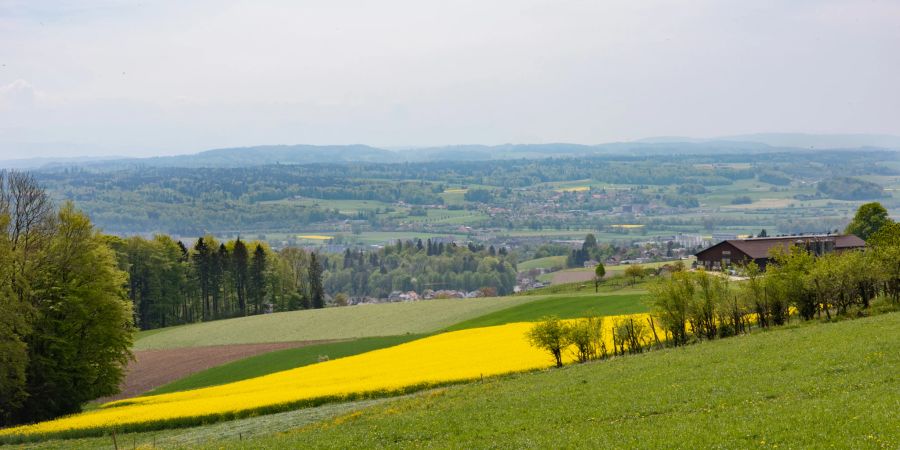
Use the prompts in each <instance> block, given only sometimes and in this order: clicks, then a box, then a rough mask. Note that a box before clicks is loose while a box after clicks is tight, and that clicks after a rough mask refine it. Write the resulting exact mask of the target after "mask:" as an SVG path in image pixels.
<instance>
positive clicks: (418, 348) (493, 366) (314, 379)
mask: <svg viewBox="0 0 900 450" xmlns="http://www.w3.org/2000/svg"><path fill="white" fill-rule="evenodd" d="M622 317H626V316H622ZM627 317H633V318H635V320H641V321H644V322H646V321H647V319H646V317H647V315H646V314H636V315H632V316H627ZM615 321H616V317H609V318H607V320H606V321H605V322H604V323H605V328H606V332H605V335H606V340H607V346H608V347H609V348H612V343H611V332H610V329H611V327H612V326H613V324H614V322H615ZM533 325H534V324H532V323H513V324H507V325H500V326H494V327H485V328H474V329H468V330H462V331H454V332H448V333H442V334H438V335H435V336H431V337H427V338H424V339H420V340H417V341H413V342H409V343H406V344H401V345H398V346H396V347H390V348H385V349H380V350H375V351H372V352H368V353H364V354H360V355H356V356H350V357H346V358H341V359H335V360H332V361H326V362H322V363H318V364H313V365H310V366H305V367H299V368H296V369H291V370H286V371H283V372H278V373H273V374H270V375H266V376H262V377H258V378H252V379H248V380H244V381H239V382H235V383H229V384H224V385H220V386H212V387H208V388H202V389H195V390H191V391H184V392H175V393H171V394H162V395H154V396H147V397H136V398H130V399H126V400H120V401H117V402H111V403H107V404H105V405H103V406H102V407H100V408H99V409H96V410H93V411H89V412H85V413H81V414H76V415H72V416H69V417H63V418H60V419H56V420H52V421H47V422H41V423H37V424H34V425H25V426H20V427H15V428H8V429H5V430H0V436H10V435H31V434H44V433H50V434H52V433H59V432H67V431H75V430H91V429H98V428H101V429H102V428H111V427H117V428H119V429H128V428H145V426H144V425H148V424H160V425H162V423H163V422H181V423H190V420H191V419H196V420H197V421H199V420H200V418H204V417H208V418H213V419H215V418H223V417H224V418H229V417H234V416H237V415H240V414H242V413H244V414H246V413H248V412H252V411H260V412H266V411H274V410H278V408H279V407H281V408H286V407H289V406H290V405H291V404H294V405H298V404H302V403H303V402H305V401H312V400H315V399H322V398H341V397H345V396H350V395H355V394H360V395H365V394H367V393H368V394H372V393H385V392H392V391H394V392H396V391H401V390H403V389H410V388H414V387H418V386H429V385H437V384H441V383H447V382H454V381H463V380H471V379H477V378H480V377H482V376H492V375H500V374H506V373H511V372H520V371H527V370H532V369H539V368H545V367H549V366H551V365H552V363H553V361H552V359H551V356H550V354H549V353H547V352H545V351H543V350H540V349H537V348H535V347H532V346H531V345H530V344H529V342H528V340H527V338H526V333H527V332H528V331H529V330H530V329H531V327H532V326H533ZM570 353H571V352H566V355H565V356H566V360H567V361H571V360H572V359H573V358H572V355H571V354H570Z"/></svg>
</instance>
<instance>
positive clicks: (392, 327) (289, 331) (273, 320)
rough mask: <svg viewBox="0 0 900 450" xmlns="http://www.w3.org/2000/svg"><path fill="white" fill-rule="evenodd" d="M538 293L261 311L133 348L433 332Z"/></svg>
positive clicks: (155, 337)
mask: <svg viewBox="0 0 900 450" xmlns="http://www.w3.org/2000/svg"><path fill="white" fill-rule="evenodd" d="M540 298H542V297H540V296H534V297H528V296H523V297H516V296H514V297H494V298H475V299H443V300H422V301H418V302H402V303H381V304H376V305H358V306H348V307H342V308H325V309H314V310H304V311H290V312H283V313H275V314H263V315H258V316H248V317H240V318H236V319H225V320H217V321H212V322H204V323H197V324H192V325H183V326H178V327H171V328H167V329H164V330H159V331H157V330H153V331H151V332H149V333H139V334H138V338H137V340H136V342H135V344H134V350H149V349H163V348H184V347H202V346H209V345H227V344H250V343H261V342H291V341H306V340H320V339H348V338H358V337H369V336H395V335H401V334H406V333H410V334H422V333H431V332H434V331H438V330H440V329H443V328H446V327H449V326H450V325H453V324H456V323H459V322H462V321H464V320H468V319H471V318H474V317H478V316H481V315H484V314H488V313H491V312H494V311H498V310H501V309H504V308H509V307H512V306H516V305H521V304H524V303H528V302H531V301H534V300H537V299H540Z"/></svg>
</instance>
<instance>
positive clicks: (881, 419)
mask: <svg viewBox="0 0 900 450" xmlns="http://www.w3.org/2000/svg"><path fill="white" fill-rule="evenodd" d="M898 329H900V314H898V313H893V314H885V315H881V316H876V317H871V318H865V319H859V320H853V321H845V322H840V323H832V324H807V325H804V326H795V327H792V328H787V329H779V330H774V331H771V332H761V333H756V334H753V335H750V336H743V337H737V338H731V339H725V340H720V341H714V342H708V343H703V344H700V345H694V346H689V347H686V348H681V349H669V350H664V351H658V352H651V353H647V354H643V355H639V356H629V357H624V358H617V359H614V360H611V361H603V362H597V363H591V364H585V365H575V366H568V367H566V368H564V369H557V370H547V371H543V372H539V373H529V374H520V375H514V376H509V377H503V378H498V379H493V380H487V381H486V382H484V383H473V384H469V385H465V386H459V387H453V388H446V389H440V390H433V391H430V392H425V393H421V394H419V395H416V396H414V397H412V398H409V399H403V400H398V401H394V402H389V403H385V404H382V405H379V406H375V407H372V408H369V409H366V410H363V411H361V412H356V413H354V414H350V415H345V416H343V417H340V418H337V419H334V420H331V421H327V422H325V423H323V424H321V425H315V426H307V427H305V428H301V429H298V430H295V431H294V432H291V433H285V434H279V435H272V436H270V437H266V438H262V439H258V440H253V441H250V442H248V443H247V444H246V446H245V448H250V447H252V448H273V449H274V448H291V447H296V446H303V447H315V448H412V447H416V448H418V447H431V446H438V447H446V448H488V447H490V448H494V447H497V446H500V447H508V448H524V447H527V448H572V447H580V448H690V449H693V448H748V447H754V448H757V447H763V448H775V447H780V448H828V447H837V448H898V446H900V425H898V424H900V421H898V411H900V394H898V392H900V378H898V377H897V367H900V333H897V330H898ZM232 443H234V442H233V441H231V442H230V443H229V444H232ZM234 444H236V443H234ZM214 446H215V444H210V445H209V448H212V447H214Z"/></svg>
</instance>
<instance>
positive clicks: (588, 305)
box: [449, 291, 648, 331]
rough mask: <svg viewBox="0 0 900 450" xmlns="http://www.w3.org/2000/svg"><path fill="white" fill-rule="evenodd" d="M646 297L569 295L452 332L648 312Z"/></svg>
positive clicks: (485, 317) (472, 322) (469, 322)
mask: <svg viewBox="0 0 900 450" xmlns="http://www.w3.org/2000/svg"><path fill="white" fill-rule="evenodd" d="M645 294H646V291H637V292H631V293H623V294H613V295H610V294H587V295H584V294H579V295H572V294H568V295H560V296H551V297H546V298H542V299H540V300H537V301H534V302H531V303H526V304H524V305H519V306H513V307H512V308H507V309H503V310H500V311H495V312H492V313H490V314H486V315H483V316H481V317H476V318H474V319H469V320H466V321H464V322H460V323H458V324H456V325H453V326H452V327H450V328H449V330H450V331H453V330H463V329H466V328H477V327H490V326H493V325H503V324H505V323H513V322H534V321H537V320H540V319H541V318H542V317H545V316H550V315H553V316H556V317H559V318H561V319H574V318H578V317H588V316H592V315H596V316H614V315H619V314H632V313H640V312H646V311H647V310H648V308H647V306H646V305H645V304H644V303H643V301H642V300H643V297H644V295H645Z"/></svg>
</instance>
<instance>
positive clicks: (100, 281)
mask: <svg viewBox="0 0 900 450" xmlns="http://www.w3.org/2000/svg"><path fill="white" fill-rule="evenodd" d="M125 282H126V274H125V273H124V272H122V271H121V270H119V269H118V268H117V266H116V258H115V255H114V254H113V252H112V251H111V250H110V248H109V247H108V246H107V245H106V242H105V238H104V237H103V236H102V235H100V234H99V233H98V232H97V230H95V229H94V227H93V226H92V224H91V222H90V220H89V219H88V217H87V216H86V215H84V214H82V213H81V212H79V211H76V210H75V209H74V207H73V206H72V205H71V204H65V205H63V206H62V207H61V208H58V209H57V208H55V207H54V206H53V205H52V203H51V201H50V199H49V197H48V195H47V194H46V193H45V192H44V191H43V190H42V189H41V188H40V187H39V186H38V185H37V184H36V183H35V182H34V180H33V179H32V178H31V177H30V176H28V175H25V174H21V173H2V172H0V427H2V426H6V425H11V424H17V423H27V422H33V421H38V420H44V419H50V418H53V417H56V416H60V415H64V414H69V413H73V412H76V411H78V410H79V409H80V408H81V405H82V404H84V403H85V402H87V401H90V400H93V399H95V398H98V397H102V396H105V395H112V394H115V393H116V392H118V388H119V382H120V381H121V379H122V376H123V368H124V366H125V364H126V362H127V360H128V357H129V355H130V350H129V349H130V347H131V343H132V329H133V326H132V316H131V305H130V303H129V302H128V299H127V297H126V296H125V291H124V289H123V286H124V285H125Z"/></svg>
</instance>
